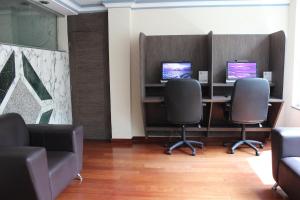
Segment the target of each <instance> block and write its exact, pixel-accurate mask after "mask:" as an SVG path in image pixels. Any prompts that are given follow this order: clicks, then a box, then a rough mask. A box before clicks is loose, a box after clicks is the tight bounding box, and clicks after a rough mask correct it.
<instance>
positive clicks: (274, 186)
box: [272, 183, 279, 191]
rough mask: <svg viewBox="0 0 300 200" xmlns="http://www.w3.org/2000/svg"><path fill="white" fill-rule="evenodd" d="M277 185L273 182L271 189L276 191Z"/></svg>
mask: <svg viewBox="0 0 300 200" xmlns="http://www.w3.org/2000/svg"><path fill="white" fill-rule="evenodd" d="M278 186H279V185H278V183H275V184H274V185H273V187H272V190H275V191H276V190H277V188H278Z"/></svg>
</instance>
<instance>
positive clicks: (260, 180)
mask: <svg viewBox="0 0 300 200" xmlns="http://www.w3.org/2000/svg"><path fill="white" fill-rule="evenodd" d="M163 150H164V147H163V146H162V145H159V144H134V145H132V146H130V145H115V144H114V145H112V144H110V143H103V142H91V141H90V142H86V143H85V151H84V169H83V171H82V175H83V177H84V180H83V183H82V184H80V183H79V182H78V181H75V180H74V181H73V182H72V184H71V185H70V186H69V187H68V188H67V189H66V190H65V191H64V192H63V193H62V194H61V195H60V196H59V198H58V199H59V200H89V199H90V200H93V199H97V200H102V199H103V200H111V199H117V200H123V199H124V200H127V199H128V200H136V199H140V200H150V199H151V200H156V199H164V200H168V199H175V200H177V199H178V200H179V199H180V200H192V199H195V200H202V199H203V200H243V199H246V200H256V199H262V200H271V199H284V198H283V197H282V196H281V195H279V194H278V193H277V192H275V191H272V190H271V187H272V185H273V183H274V181H273V179H272V175H271V151H270V145H267V146H266V147H265V148H264V150H263V151H261V156H259V157H256V156H254V152H253V151H252V150H250V149H247V148H242V149H240V150H237V152H236V154H234V155H231V154H227V153H226V148H224V147H221V146H208V147H205V148H204V150H200V149H199V150H198V152H197V156H195V157H193V156H190V155H188V154H187V153H189V150H188V149H183V150H174V152H173V155H171V156H169V155H165V154H164V153H163Z"/></svg>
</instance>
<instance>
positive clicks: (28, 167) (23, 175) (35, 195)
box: [0, 147, 52, 200]
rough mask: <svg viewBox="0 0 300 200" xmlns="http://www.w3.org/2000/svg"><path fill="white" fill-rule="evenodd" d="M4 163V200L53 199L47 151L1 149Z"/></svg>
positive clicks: (0, 166) (1, 169)
mask: <svg viewBox="0 0 300 200" xmlns="http://www.w3.org/2000/svg"><path fill="white" fill-rule="evenodd" d="M0 163H1V164H0V177H1V179H0V185H1V192H0V199H32V200H35V199H38V200H51V198H52V197H51V189H50V181H49V172H48V163H47V155H46V151H45V149H44V148H40V147H1V148H0Z"/></svg>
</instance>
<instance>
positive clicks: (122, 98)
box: [108, 8, 132, 139]
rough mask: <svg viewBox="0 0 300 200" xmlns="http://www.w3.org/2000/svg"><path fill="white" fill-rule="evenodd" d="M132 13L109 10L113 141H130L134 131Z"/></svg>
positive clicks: (121, 10) (119, 9)
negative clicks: (131, 87)
mask: <svg viewBox="0 0 300 200" xmlns="http://www.w3.org/2000/svg"><path fill="white" fill-rule="evenodd" d="M130 13H131V11H130V9H129V8H115V9H109V10H108V18H109V23H108V31H109V72H110V101H111V103H110V104H111V125H112V138H113V139H124V138H126V139H128V138H131V137H132V134H131V133H132V131H131V97H130V94H131V92H130V31H131V28H130V25H131V21H130Z"/></svg>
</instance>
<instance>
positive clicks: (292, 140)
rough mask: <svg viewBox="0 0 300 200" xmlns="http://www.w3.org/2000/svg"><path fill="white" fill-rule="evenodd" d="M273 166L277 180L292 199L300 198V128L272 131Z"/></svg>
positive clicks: (297, 199)
mask: <svg viewBox="0 0 300 200" xmlns="http://www.w3.org/2000/svg"><path fill="white" fill-rule="evenodd" d="M272 167H273V177H274V179H275V181H276V184H275V185H274V187H273V189H276V188H277V186H280V187H281V188H282V189H283V191H284V192H285V193H286V194H287V195H288V197H289V199H291V200H299V199H300V128H277V129H274V130H273V131H272Z"/></svg>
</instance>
